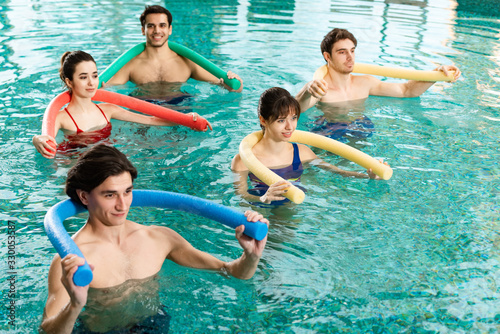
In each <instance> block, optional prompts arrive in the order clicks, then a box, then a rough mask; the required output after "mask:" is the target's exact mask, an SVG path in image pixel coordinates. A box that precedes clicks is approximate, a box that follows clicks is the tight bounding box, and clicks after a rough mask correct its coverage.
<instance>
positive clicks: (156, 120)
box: [149, 116, 178, 126]
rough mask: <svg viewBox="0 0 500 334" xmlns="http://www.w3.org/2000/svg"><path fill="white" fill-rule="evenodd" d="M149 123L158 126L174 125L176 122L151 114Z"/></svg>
mask: <svg viewBox="0 0 500 334" xmlns="http://www.w3.org/2000/svg"><path fill="white" fill-rule="evenodd" d="M149 125H158V126H176V125H178V124H176V123H173V122H169V121H167V120H165V119H163V118H160V117H156V116H152V117H150V123H149Z"/></svg>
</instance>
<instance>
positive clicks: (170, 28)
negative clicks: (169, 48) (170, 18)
mask: <svg viewBox="0 0 500 334" xmlns="http://www.w3.org/2000/svg"><path fill="white" fill-rule="evenodd" d="M168 35H169V36H170V35H172V26H170V27H168Z"/></svg>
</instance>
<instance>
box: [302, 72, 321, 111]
mask: <svg viewBox="0 0 500 334" xmlns="http://www.w3.org/2000/svg"><path fill="white" fill-rule="evenodd" d="M327 90H328V83H327V82H326V81H325V80H323V79H321V80H316V79H315V80H312V81H309V82H308V83H306V84H305V85H304V87H302V89H301V90H300V92H298V93H297V95H296V96H295V99H296V100H297V101H298V102H299V104H300V110H301V111H306V110H307V109H309V108H312V107H313V106H314V105H315V104H316V103H318V102H319V101H320V100H321V99H322V98H323V96H325V94H326V91H327Z"/></svg>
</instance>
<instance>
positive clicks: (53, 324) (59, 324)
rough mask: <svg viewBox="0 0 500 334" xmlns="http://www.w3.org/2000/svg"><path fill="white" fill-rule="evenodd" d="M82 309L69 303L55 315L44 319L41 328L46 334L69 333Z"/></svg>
mask: <svg viewBox="0 0 500 334" xmlns="http://www.w3.org/2000/svg"><path fill="white" fill-rule="evenodd" d="M82 309H83V307H78V306H74V305H72V304H71V302H69V303H68V304H67V305H66V306H65V307H64V308H63V309H62V310H61V311H60V312H59V313H58V314H57V315H55V316H53V317H50V318H44V319H43V321H42V324H41V328H42V329H43V330H44V332H45V333H47V334H52V333H54V334H64V333H71V332H72V331H73V327H74V326H75V322H76V319H77V318H78V315H79V314H80V312H81V311H82Z"/></svg>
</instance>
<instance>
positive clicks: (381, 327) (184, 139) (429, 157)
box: [0, 0, 500, 333]
mask: <svg viewBox="0 0 500 334" xmlns="http://www.w3.org/2000/svg"><path fill="white" fill-rule="evenodd" d="M157 3H159V2H157ZM160 4H161V3H160ZM167 6H168V8H169V9H170V10H171V11H172V13H173V15H174V22H173V24H174V26H173V27H174V31H173V35H172V37H171V38H172V40H174V41H176V42H179V43H182V44H185V45H188V46H190V47H191V48H193V49H194V50H196V51H198V52H199V53H201V54H203V55H205V56H206V57H207V58H209V59H211V60H213V61H215V62H216V63H217V64H218V65H220V66H221V67H223V68H225V69H231V70H233V71H234V72H236V73H238V74H239V75H240V76H241V77H242V78H243V79H244V84H245V89H244V91H243V93H242V94H234V93H227V92H226V91H224V90H222V89H221V88H219V87H216V86H211V85H209V84H203V83H195V82H189V83H187V84H185V85H183V87H182V90H183V91H184V92H187V93H191V94H193V97H191V98H189V99H187V100H184V101H183V102H181V104H180V105H179V106H178V107H179V108H181V109H187V110H194V111H196V112H198V113H200V114H201V115H204V116H206V118H207V119H208V120H209V121H210V122H211V123H212V125H213V126H214V131H213V132H211V133H195V132H192V131H189V130H185V129H172V130H170V129H168V130H165V129H160V128H147V127H144V126H139V125H131V124H124V123H119V122H116V123H114V125H115V124H116V125H115V126H114V129H113V134H112V137H111V140H112V142H113V143H114V144H115V145H116V146H117V147H118V148H120V149H121V150H123V151H124V152H125V153H126V154H127V155H128V156H129V157H130V158H131V160H132V162H133V163H134V164H136V166H138V169H139V178H138V180H137V182H136V188H151V189H159V190H168V191H179V192H183V193H187V194H192V195H198V196H201V197H204V198H207V199H211V200H214V201H216V202H218V203H222V204H225V205H230V206H232V207H236V208H238V207H240V208H241V210H244V209H245V208H254V207H253V206H251V205H250V204H248V203H246V202H245V201H244V200H242V199H241V198H239V197H237V196H235V191H234V188H233V174H232V173H231V171H230V169H229V166H230V161H231V158H232V157H233V156H234V154H236V153H237V149H238V144H239V142H240V141H241V139H242V138H243V137H244V135H245V134H247V133H250V132H252V131H254V130H257V129H258V124H257V122H256V106H257V101H258V97H259V95H260V94H261V92H262V91H263V90H265V89H266V88H268V87H271V86H281V87H284V88H286V89H288V90H289V91H291V92H292V93H294V94H295V93H297V92H298V90H299V89H300V88H301V87H302V85H303V84H304V83H305V82H306V81H307V80H309V78H311V76H312V74H313V72H314V70H315V69H316V68H317V67H318V66H319V65H321V64H322V59H321V57H320V51H319V43H320V41H321V39H322V37H323V35H324V34H325V33H326V32H327V31H328V30H329V29H331V28H333V27H336V26H340V27H344V28H347V29H349V30H351V31H352V32H353V33H354V34H355V35H356V37H357V38H358V41H359V44H358V49H357V61H359V62H369V63H376V64H381V65H389V64H390V65H393V66H403V67H405V66H410V67H412V68H417V69H424V70H428V69H432V68H433V67H434V66H435V64H440V63H451V62H454V63H455V64H456V65H457V66H459V67H460V69H461V70H462V72H463V80H460V81H459V82H457V83H455V84H453V85H449V84H445V83H438V84H436V85H435V86H434V87H432V88H431V89H430V90H429V91H428V92H427V93H425V94H424V95H423V96H422V97H421V98H417V99H407V100H403V99H393V98H380V97H371V98H369V99H368V100H367V101H366V103H365V104H364V108H363V109H361V110H353V111H352V113H353V114H356V113H359V114H365V115H367V116H368V117H370V119H372V121H373V122H374V124H375V128H376V131H375V133H374V134H373V136H371V137H369V138H366V139H363V140H358V141H356V142H354V143H352V145H355V147H357V148H359V149H362V150H363V151H365V152H366V153H368V154H370V155H373V156H376V157H381V158H384V159H386V160H387V161H389V163H390V164H391V166H392V167H393V168H394V176H393V178H392V179H391V180H390V181H388V182H376V181H367V180H358V179H347V178H342V177H340V176H336V175H332V174H330V173H328V172H326V171H323V170H321V169H319V168H314V167H311V168H308V169H306V172H305V174H304V175H303V178H302V183H303V185H304V186H305V187H306V188H307V195H306V199H305V201H304V203H303V204H301V205H293V204H290V205H286V206H281V207H271V208H258V209H259V210H260V211H262V213H264V215H266V216H268V217H269V218H270V220H271V223H272V226H271V230H270V236H269V241H268V245H267V247H266V250H265V253H264V256H263V258H262V260H261V263H260V265H259V269H258V271H257V273H256V275H255V276H254V278H253V279H252V280H250V281H238V280H236V279H228V278H226V277H222V276H220V275H217V274H213V273H206V272H202V271H193V270H189V269H184V268H180V267H178V266H176V265H174V264H170V263H166V264H165V265H164V267H163V269H162V271H161V274H160V278H159V281H160V286H161V289H160V291H161V293H160V298H161V302H162V303H163V304H164V305H166V307H167V311H168V313H169V315H170V316H171V322H170V331H171V332H172V333H183V332H202V333H204V332H243V333H251V332H252V333H253V332H261V333H281V332H290V333H295V332H297V333H315V332H337V331H339V332H340V331H346V332H354V333H363V332H369V331H371V332H384V333H385V332H391V333H393V332H417V333H420V332H425V333H428V332H430V333H433V332H464V333H465V332H467V333H474V332H476V333H484V332H492V333H493V332H497V331H498V330H499V326H500V311H499V310H500V299H499V298H500V288H499V285H500V264H499V260H500V249H499V247H500V236H499V219H498V216H499V204H498V203H499V193H498V189H499V187H500V184H499V183H500V182H499V171H500V168H499V166H498V161H499V160H500V159H499V154H498V144H499V140H500V139H499V137H500V136H499V133H500V131H499V127H500V126H499V125H500V115H499V107H500V103H499V95H500V88H499V85H500V83H499V81H498V78H499V77H500V71H499V69H498V68H499V61H500V54H499V49H500V45H499V43H498V37H499V35H500V18H499V17H498V16H497V17H495V16H482V15H484V14H481V11H477V10H475V8H471V7H469V6H467V5H464V4H463V3H460V4H458V5H457V3H456V2H455V1H449V0H428V1H416V0H415V1H394V0H390V1H364V0H358V1H352V0H350V1H342V2H338V1H335V2H334V1H331V2H326V1H324V2H312V1H280V2H278V3H275V2H272V1H240V2H234V1H208V2H207V1H192V2H187V3H185V2H172V4H168V5H167ZM485 6H486V5H485ZM142 9H143V5H142V4H141V5H139V4H135V3H134V2H132V1H130V2H124V3H116V2H114V1H102V2H98V3H95V4H92V3H90V2H89V3H82V2H79V1H66V2H60V1H58V2H56V1H52V0H45V1H43V2H34V1H27V0H20V1H16V2H15V3H14V2H7V3H6V4H4V5H2V7H1V9H0V10H1V15H0V20H1V21H0V24H1V25H2V33H1V35H0V36H1V38H2V43H1V45H0V48H1V49H0V64H1V66H0V71H1V75H0V106H1V113H0V130H1V131H0V133H1V134H0V135H1V138H2V140H1V143H0V175H1V177H0V182H1V186H0V205H1V210H0V218H1V219H2V231H1V233H0V238H1V239H2V249H1V253H0V254H1V255H2V256H1V259H2V266H3V265H4V264H5V266H7V265H8V263H7V255H8V247H7V244H6V241H7V235H8V222H9V221H10V222H11V226H15V231H16V242H17V245H16V249H15V250H16V263H15V266H14V268H13V269H12V270H11V271H13V272H14V273H15V274H16V281H15V286H14V291H15V293H16V294H17V296H16V298H15V299H14V301H15V306H16V310H15V316H16V321H15V323H16V327H15V328H14V327H12V326H9V324H8V323H7V321H6V319H7V316H8V312H9V310H8V309H7V306H8V305H9V304H8V303H10V301H11V300H12V299H9V298H8V296H7V294H8V292H9V289H10V287H11V285H10V282H9V281H8V278H9V277H5V278H4V279H3V281H2V287H3V288H2V290H3V294H4V299H3V300H4V303H3V305H2V308H1V311H0V314H1V315H2V322H1V323H0V330H1V331H8V332H18V333H26V332H35V331H36V328H37V326H38V324H39V322H40V320H41V315H42V312H43V306H44V304H45V300H46V297H47V283H46V277H47V272H48V268H49V265H50V262H51V259H52V256H53V254H54V250H53V248H52V246H51V245H50V243H49V241H48V239H47V237H46V236H45V233H44V231H43V217H44V215H45V212H46V211H47V209H48V208H49V207H50V206H52V205H53V204H55V203H56V202H58V201H59V200H61V199H64V198H65V195H64V194H63V182H64V180H65V175H66V172H67V171H68V169H69V168H70V166H71V165H72V163H73V162H74V158H71V157H64V156H60V157H58V158H57V159H56V160H55V161H49V160H45V159H43V158H41V157H40V156H39V155H38V154H36V152H35V150H34V148H33V147H32V145H31V137H32V136H33V135H34V134H37V133H39V131H40V127H41V119H42V114H43V111H44V109H45V107H46V105H47V104H48V102H49V101H50V100H51V98H52V97H53V96H55V94H57V93H59V92H60V91H61V90H62V88H61V85H60V81H59V78H58V74H57V70H58V68H59V59H60V56H61V55H62V53H63V52H64V51H67V50H75V49H83V50H86V51H88V52H90V53H91V54H92V55H93V56H94V57H95V58H96V61H97V63H98V67H99V69H101V70H102V69H104V67H105V66H107V65H108V64H109V63H110V62H111V61H112V60H113V59H115V58H116V57H117V56H118V55H120V54H121V53H122V52H123V51H124V50H126V49H128V48H129V47H131V46H133V45H135V44H136V43H138V42H140V41H142V36H141V35H140V27H139V24H138V18H137V17H138V14H139V13H140V12H141V11H142ZM490 14H491V15H493V14H494V12H490ZM122 89H124V90H126V89H127V88H122ZM129 90H132V89H129ZM320 114H321V112H320V111H319V110H317V109H314V110H311V111H308V112H307V113H305V114H304V115H303V116H302V117H301V119H300V122H299V129H307V128H308V127H310V126H311V123H312V122H313V121H314V119H315V116H318V115H320ZM320 155H321V157H322V158H324V159H325V160H328V161H330V162H332V163H335V164H338V165H340V166H344V167H345V168H352V169H357V167H356V166H355V165H352V164H351V163H349V162H346V161H343V160H342V159H339V158H336V157H333V156H330V155H328V154H326V153H322V152H320ZM358 170H359V169H358ZM131 218H132V219H135V220H136V221H144V222H146V223H153V222H160V223H162V224H165V225H166V226H169V227H171V228H173V229H175V230H177V231H178V232H180V233H181V234H182V235H183V236H184V237H185V238H186V239H188V240H189V241H190V242H191V243H193V244H194V245H195V246H196V247H198V248H200V249H202V250H204V251H207V252H209V253H211V254H213V255H215V256H217V257H220V258H222V259H224V260H229V259H231V258H235V257H237V256H239V255H240V250H239V247H238V245H237V242H236V241H235V239H234V237H233V232H232V231H231V230H229V229H226V228H224V227H223V226H221V225H219V224H217V223H213V222H207V221H204V220H203V219H201V218H199V217H194V216H189V215H187V214H184V213H182V214H181V213H179V214H178V215H177V213H176V214H175V215H174V214H171V213H165V212H162V211H159V210H137V211H134V212H133V213H132V216H131ZM81 223H82V217H79V218H75V219H71V220H69V221H68V222H67V225H66V227H67V228H68V230H69V231H72V232H74V231H76V230H77V229H78V228H79V226H81ZM9 272H10V271H7V273H9Z"/></svg>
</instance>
